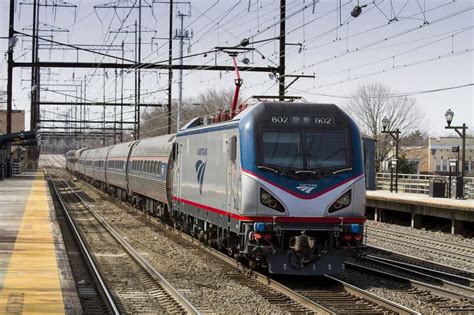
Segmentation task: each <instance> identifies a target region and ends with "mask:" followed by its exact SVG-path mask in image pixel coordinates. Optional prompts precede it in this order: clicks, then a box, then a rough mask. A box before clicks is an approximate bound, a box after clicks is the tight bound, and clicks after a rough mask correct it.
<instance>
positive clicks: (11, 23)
mask: <svg viewBox="0 0 474 315" xmlns="http://www.w3.org/2000/svg"><path fill="white" fill-rule="evenodd" d="M14 24H15V0H10V14H9V21H8V53H7V58H8V69H7V134H9V133H12V103H13V100H12V96H13V48H14V46H15V38H14V31H15V30H14ZM7 154H8V155H9V152H7ZM9 160H10V157H9V156H7V167H9ZM6 174H7V176H6V177H9V176H8V174H9V172H8V171H7V173H6Z"/></svg>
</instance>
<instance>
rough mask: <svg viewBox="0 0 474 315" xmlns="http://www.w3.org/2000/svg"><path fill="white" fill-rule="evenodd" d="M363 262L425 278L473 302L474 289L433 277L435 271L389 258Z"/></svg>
mask: <svg viewBox="0 0 474 315" xmlns="http://www.w3.org/2000/svg"><path fill="white" fill-rule="evenodd" d="M364 260H367V261H369V262H373V263H377V264H379V265H382V266H386V267H390V268H393V269H396V270H399V271H403V272H406V273H409V274H412V275H415V276H419V277H423V278H426V279H428V280H429V281H433V282H436V283H439V285H440V286H441V287H444V288H447V289H451V290H454V291H458V292H460V293H462V294H464V295H465V296H467V297H471V298H470V300H471V301H474V289H473V288H471V287H469V286H465V285H462V284H458V283H455V282H453V281H449V280H445V279H443V278H440V277H439V276H436V275H433V274H434V273H436V271H435V270H430V269H428V268H423V267H419V266H412V265H410V264H407V263H403V262H397V261H394V260H392V259H389V258H382V257H376V256H366V257H365V258H364ZM419 268H423V269H424V271H425V272H422V271H419ZM428 272H430V273H433V274H428ZM444 275H445V276H451V275H449V274H446V273H444ZM452 277H456V278H457V276H456V275H452Z"/></svg>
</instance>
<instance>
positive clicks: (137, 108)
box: [134, 0, 142, 140]
mask: <svg viewBox="0 0 474 315" xmlns="http://www.w3.org/2000/svg"><path fill="white" fill-rule="evenodd" d="M137 57H138V58H137V61H138V64H139V63H140V62H141V59H142V0H139V1H138V53H137ZM140 101H141V72H140V68H139V69H138V73H137V105H136V106H135V121H136V128H135V129H136V130H135V133H134V135H135V140H138V139H140Z"/></svg>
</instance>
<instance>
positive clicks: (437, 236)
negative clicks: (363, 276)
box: [366, 220, 474, 270]
mask: <svg viewBox="0 0 474 315" xmlns="http://www.w3.org/2000/svg"><path fill="white" fill-rule="evenodd" d="M367 225H368V226H373V227H377V228H384V229H387V230H391V231H396V232H404V233H410V234H413V235H415V236H423V237H428V238H430V239H432V240H440V241H445V242H452V243H453V244H459V245H465V246H472V247H474V239H472V238H464V237H462V236H460V235H453V234H447V233H442V232H434V231H427V230H425V229H412V228H411V227H407V226H400V225H394V224H388V223H381V222H376V221H371V220H368V221H367ZM366 241H367V245H373V246H378V247H381V248H384V249H387V250H391V251H395V252H398V253H401V254H406V255H411V256H415V257H419V258H422V259H427V260H431V261H433V262H436V263H440V264H444V265H447V266H451V267H455V268H460V269H464V270H474V261H473V262H467V261H459V260H457V259H453V258H449V257H444V256H440V255H435V254H433V253H429V252H426V251H424V250H422V249H419V250H417V251H416V252H414V251H413V249H411V248H407V247H405V246H401V245H398V244H394V243H391V242H390V241H381V240H379V239H377V240H375V239H371V238H370V233H369V235H368V237H367V240H366Z"/></svg>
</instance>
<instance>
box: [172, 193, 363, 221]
mask: <svg viewBox="0 0 474 315" xmlns="http://www.w3.org/2000/svg"><path fill="white" fill-rule="evenodd" d="M173 200H176V201H179V202H182V203H185V204H188V205H191V206H194V207H196V208H199V209H203V210H206V211H209V212H214V213H217V214H220V215H225V216H230V217H231V218H233V219H236V220H240V221H258V222H275V223H328V224H330V223H335V224H340V223H364V222H365V218H360V217H270V216H242V215H239V214H235V213H230V212H228V211H225V210H222V209H218V208H214V207H211V206H207V205H204V204H201V203H197V202H194V201H191V200H186V199H183V198H178V197H176V196H173Z"/></svg>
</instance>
